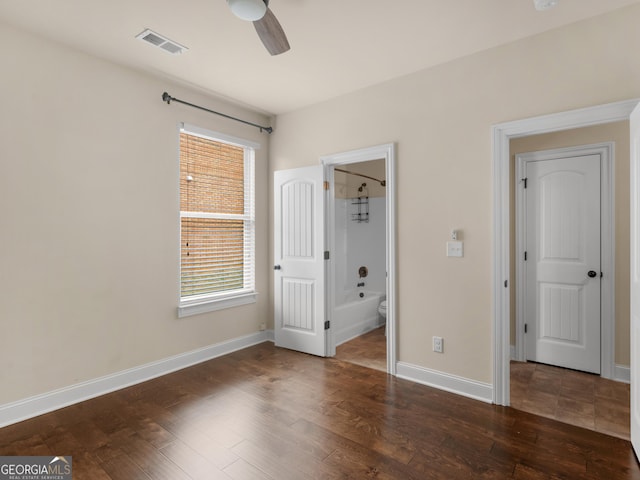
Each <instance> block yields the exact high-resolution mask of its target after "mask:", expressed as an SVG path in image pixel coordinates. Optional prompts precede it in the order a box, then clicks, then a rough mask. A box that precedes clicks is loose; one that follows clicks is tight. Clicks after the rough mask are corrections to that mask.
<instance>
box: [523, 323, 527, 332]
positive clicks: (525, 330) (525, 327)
mask: <svg viewBox="0 0 640 480" xmlns="http://www.w3.org/2000/svg"><path fill="white" fill-rule="evenodd" d="M524 333H527V324H526V323H525V324H524Z"/></svg>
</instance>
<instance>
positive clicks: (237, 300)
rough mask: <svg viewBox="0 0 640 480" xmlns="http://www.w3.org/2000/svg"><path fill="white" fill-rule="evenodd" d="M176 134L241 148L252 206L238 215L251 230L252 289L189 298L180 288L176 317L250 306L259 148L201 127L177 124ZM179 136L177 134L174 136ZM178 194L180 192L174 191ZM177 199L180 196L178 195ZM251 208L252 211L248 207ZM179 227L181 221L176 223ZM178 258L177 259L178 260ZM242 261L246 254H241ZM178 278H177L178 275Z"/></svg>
mask: <svg viewBox="0 0 640 480" xmlns="http://www.w3.org/2000/svg"><path fill="white" fill-rule="evenodd" d="M178 133H187V134H189V135H194V136H198V137H201V138H205V139H207V140H212V141H215V142H221V143H226V144H230V145H233V146H236V147H241V148H243V149H244V162H245V185H246V184H247V183H249V185H250V187H251V192H250V193H251V197H250V198H251V203H252V204H253V205H252V206H249V210H251V209H252V211H247V205H246V204H245V214H244V215H243V216H242V217H243V221H245V222H246V221H249V222H251V225H252V227H253V228H252V230H251V232H250V235H251V237H252V238H251V241H250V244H251V245H252V252H251V254H250V257H252V262H253V265H252V266H247V264H246V263H245V269H247V268H249V269H253V283H254V285H253V288H242V289H238V290H234V291H232V292H217V293H208V294H203V295H191V296H189V297H182V296H181V292H180V288H179V289H178V318H183V317H187V316H190V315H198V314H201V313H207V312H213V311H217V310H222V309H226V308H232V307H237V306H241V305H248V304H251V303H255V302H256V301H257V296H258V292H257V291H256V289H255V280H256V278H255V277H256V275H255V271H256V266H257V262H256V249H255V247H256V242H255V224H256V218H255V186H256V185H255V151H256V150H258V149H260V144H259V143H256V142H252V141H250V140H245V139H242V138H238V137H233V136H231V135H226V134H224V133H219V132H214V131H211V130H206V129H204V128H201V127H197V126H194V125H190V124H186V123H180V124H178ZM178 136H179V135H178ZM178 165H180V151H179V148H178ZM178 191H179V192H180V190H179V189H178ZM178 196H180V195H178ZM251 207H252V208H251ZM194 216H196V215H194V214H193V213H189V212H183V211H181V210H179V218H180V219H182V218H185V217H194ZM207 216H211V218H235V219H237V218H238V216H237V215H228V214H208V215H207ZM178 224H179V225H180V224H181V222H180V221H179V222H178ZM180 248H181V247H180V242H178V252H180ZM179 258H180V257H179ZM245 258H246V253H245ZM178 265H179V271H180V272H181V271H182V263H181V261H178ZM178 279H180V276H178Z"/></svg>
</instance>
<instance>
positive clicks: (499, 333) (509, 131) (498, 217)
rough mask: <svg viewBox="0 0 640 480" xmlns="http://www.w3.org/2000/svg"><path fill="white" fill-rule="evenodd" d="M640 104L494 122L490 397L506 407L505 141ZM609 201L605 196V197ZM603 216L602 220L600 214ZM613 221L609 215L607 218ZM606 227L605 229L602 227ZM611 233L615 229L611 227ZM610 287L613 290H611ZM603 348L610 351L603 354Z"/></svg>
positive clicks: (615, 115)
mask: <svg viewBox="0 0 640 480" xmlns="http://www.w3.org/2000/svg"><path fill="white" fill-rule="evenodd" d="M637 105H638V99H632V100H625V101H622V102H616V103H610V104H605V105H597V106H594V107H587V108H580V109H577V110H569V111H565V112H559V113H553V114H550V115H542V116H539V117H533V118H526V119H522V120H515V121H510V122H506V123H501V124H497V125H494V126H493V127H492V157H493V219H494V220H493V242H492V243H493V276H492V283H493V289H492V293H493V299H492V307H493V308H492V311H493V314H494V317H493V401H494V403H496V404H498V405H505V406H506V405H509V403H510V399H509V384H510V382H509V372H510V367H509V362H510V359H511V352H510V329H511V326H510V323H511V322H510V312H511V310H510V291H509V285H510V278H509V264H510V261H511V260H510V256H511V249H510V248H509V245H510V231H511V230H510V214H509V210H510V201H509V198H510V196H509V190H510V181H509V172H510V169H511V166H510V164H511V155H510V151H509V141H510V140H511V139H513V138H517V137H524V136H529V135H536V134H540V133H548V132H552V131H559V130H569V129H573V128H580V127H587V126H591V125H598V124H604V123H610V122H618V121H622V120H628V119H629V115H630V114H631V112H632V111H633V109H634V108H635V107H636V106H637ZM606 200H607V196H606V194H604V195H603V201H606ZM609 205H610V208H608V209H606V210H605V209H603V212H609V211H610V212H611V213H613V205H614V204H613V197H611V199H610V202H609ZM603 218H605V217H604V216H603ZM610 220H611V221H613V215H611V218H610ZM603 230H604V229H603ZM611 231H613V229H611ZM605 253H606V252H603V256H602V268H603V271H604V272H605V277H604V279H603V285H602V288H603V290H604V289H605V288H607V284H610V285H611V287H612V285H613V276H611V277H610V278H607V276H608V272H612V271H613V270H612V269H613V268H614V263H613V260H614V257H613V255H612V254H611V255H609V254H605ZM611 290H612V288H611ZM602 309H603V314H610V315H611V318H614V315H613V313H614V305H613V302H611V305H609V306H605V305H604V302H603V307H602ZM613 333H614V332H608V333H607V335H605V331H604V330H603V332H602V365H603V368H602V376H603V377H606V378H614V370H615V364H614V342H615V338H614V336H613V335H612V334H613ZM605 349H608V350H609V351H608V352H606V350H605Z"/></svg>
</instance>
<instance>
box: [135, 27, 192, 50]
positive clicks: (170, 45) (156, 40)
mask: <svg viewBox="0 0 640 480" xmlns="http://www.w3.org/2000/svg"><path fill="white" fill-rule="evenodd" d="M136 38H139V39H140V40H143V41H145V42H147V43H150V44H151V45H155V46H156V47H158V48H161V49H163V50H164V51H165V52H169V53H173V54H177V53H182V52H184V51H185V50H189V49H188V48H187V47H185V46H183V45H180V44H179V43H176V42H174V41H173V40H169V39H168V38H167V37H165V36H163V35H160V34H159V33H157V32H154V31H153V30H149V29H148V28H147V29H146V30H145V31H144V32H142V33H139V34H138V35H136Z"/></svg>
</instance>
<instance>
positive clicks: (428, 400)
mask: <svg viewBox="0 0 640 480" xmlns="http://www.w3.org/2000/svg"><path fill="white" fill-rule="evenodd" d="M0 455H72V456H73V467H74V477H73V478H74V480H80V479H91V480H101V479H107V480H108V479H111V480H120V479H122V480H134V479H147V480H148V479H154V480H155V479H157V480H163V479H167V480H188V479H215V480H217V479H277V480H304V479H348V478H349V479H368V478H377V479H402V480H409V479H470V478H496V479H502V478H516V479H557V478H566V479H581V478H585V479H626V478H629V479H640V469H639V468H638V463H637V462H636V459H635V456H634V454H633V451H632V449H631V446H630V444H629V442H627V441H625V440H622V439H619V438H614V437H610V436H607V435H605V434H602V433H597V432H593V431H590V430H586V429H583V428H579V427H575V426H571V425H567V424H564V423H560V422H557V421H555V420H551V419H546V418H543V417H538V416H535V415H532V414H529V413H525V412H521V411H518V410H515V409H511V408H503V407H497V406H494V405H488V404H484V403H482V402H479V401H475V400H470V399H467V398H464V397H460V396H457V395H453V394H449V393H446V392H443V391H439V390H436V389H433V388H429V387H425V386H422V385H418V384H415V383H412V382H409V381H405V380H401V379H397V378H394V377H391V376H388V375H386V374H385V373H384V372H380V371H376V370H372V369H369V368H364V367H361V366H357V365H353V364H350V363H346V362H342V361H340V360H336V359H321V358H316V357H312V356H308V355H304V354H299V353H295V352H291V351H287V350H282V349H277V348H275V347H274V346H273V345H272V344H271V343H264V344H261V345H258V346H255V347H252V348H249V349H246V350H242V351H239V352H235V353H233V354H230V355H227V356H224V357H221V358H218V359H215V360H212V361H209V362H206V363H202V364H200V365H197V366H194V367H191V368H188V369H185V370H181V371H179V372H176V373H173V374H170V375H167V376H164V377H161V378H158V379H155V380H152V381H149V382H145V383H143V384H140V385H136V386H133V387H130V388H127V389H124V390H120V391H118V392H114V393H112V394H109V395H104V396H102V397H99V398H96V399H94V400H90V401H87V402H83V403H80V404H77V405H74V406H71V407H68V408H65V409H62V410H58V411H56V412H53V413H50V414H47V415H43V416H41V417H38V418H35V419H31V420H28V421H25V422H22V423H20V424H16V425H11V426H8V427H5V428H3V429H0Z"/></svg>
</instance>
